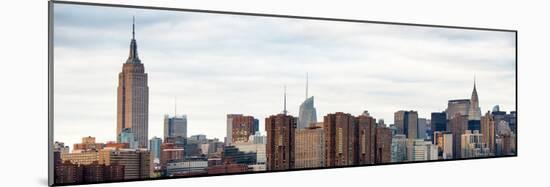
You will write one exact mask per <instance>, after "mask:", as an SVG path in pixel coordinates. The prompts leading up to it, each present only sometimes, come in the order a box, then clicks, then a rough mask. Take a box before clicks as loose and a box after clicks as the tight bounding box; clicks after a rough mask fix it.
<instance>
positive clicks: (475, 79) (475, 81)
mask: <svg viewBox="0 0 550 187" xmlns="http://www.w3.org/2000/svg"><path fill="white" fill-rule="evenodd" d="M475 87H476V74H475V73H474V88H475Z"/></svg>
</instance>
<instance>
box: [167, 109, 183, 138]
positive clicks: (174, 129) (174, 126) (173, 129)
mask: <svg viewBox="0 0 550 187" xmlns="http://www.w3.org/2000/svg"><path fill="white" fill-rule="evenodd" d="M176 137H180V138H187V116H186V115H181V116H177V115H175V116H173V117H170V116H169V115H164V139H167V138H176Z"/></svg>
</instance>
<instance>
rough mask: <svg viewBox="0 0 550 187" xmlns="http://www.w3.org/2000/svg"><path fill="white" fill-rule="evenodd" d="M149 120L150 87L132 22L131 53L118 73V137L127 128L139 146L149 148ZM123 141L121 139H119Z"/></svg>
mask: <svg viewBox="0 0 550 187" xmlns="http://www.w3.org/2000/svg"><path fill="white" fill-rule="evenodd" d="M148 121H149V87H148V86H147V73H145V68H144V67H143V64H142V63H141V60H140V59H139V57H138V52H137V44H136V39H135V22H133V23H132V40H131V42H130V54H129V56H128V59H127V60H126V63H124V65H123V66H122V72H120V73H119V74H118V94H117V137H119V136H120V135H121V132H123V130H125V129H129V130H130V132H131V133H133V134H134V137H135V141H137V143H138V147H139V148H147V142H148V128H149V125H148ZM118 141H119V142H120V141H121V140H120V139H119V140H118Z"/></svg>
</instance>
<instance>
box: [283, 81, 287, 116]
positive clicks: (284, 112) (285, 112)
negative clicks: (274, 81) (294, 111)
mask: <svg viewBox="0 0 550 187" xmlns="http://www.w3.org/2000/svg"><path fill="white" fill-rule="evenodd" d="M284 90H285V92H284V110H283V114H284V115H286V114H287V111H286V85H285V86H284Z"/></svg>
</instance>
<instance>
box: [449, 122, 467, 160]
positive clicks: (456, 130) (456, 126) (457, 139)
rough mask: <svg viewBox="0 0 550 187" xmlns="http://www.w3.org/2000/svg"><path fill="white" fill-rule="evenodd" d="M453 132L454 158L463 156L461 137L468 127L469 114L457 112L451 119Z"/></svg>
mask: <svg viewBox="0 0 550 187" xmlns="http://www.w3.org/2000/svg"><path fill="white" fill-rule="evenodd" d="M449 126H450V127H451V133H452V134H453V158H454V159H458V158H461V156H462V153H461V151H462V150H461V138H462V134H464V132H465V131H466V130H467V128H468V116H466V115H460V114H459V113H457V114H456V115H455V116H454V117H453V118H452V119H451V120H450V121H449Z"/></svg>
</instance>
